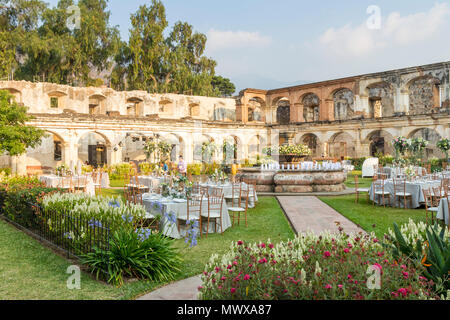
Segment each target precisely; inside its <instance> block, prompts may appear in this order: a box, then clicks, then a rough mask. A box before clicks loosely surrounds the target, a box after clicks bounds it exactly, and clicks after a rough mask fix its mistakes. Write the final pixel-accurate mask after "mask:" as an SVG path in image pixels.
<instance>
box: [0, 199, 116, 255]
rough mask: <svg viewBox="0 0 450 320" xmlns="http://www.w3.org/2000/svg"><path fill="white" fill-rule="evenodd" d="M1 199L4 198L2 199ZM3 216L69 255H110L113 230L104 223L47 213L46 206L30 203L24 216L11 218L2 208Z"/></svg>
mask: <svg viewBox="0 0 450 320" xmlns="http://www.w3.org/2000/svg"><path fill="white" fill-rule="evenodd" d="M0 198H1V195H0ZM2 207H3V206H2V199H0V214H3V216H4V217H5V218H6V219H7V220H9V221H11V222H13V223H16V224H18V225H20V226H21V227H23V228H25V229H27V230H29V231H31V232H32V233H34V234H35V235H37V236H38V237H39V238H41V239H44V240H46V241H48V242H50V243H52V244H53V245H55V246H56V247H58V248H59V249H61V250H63V251H64V252H65V253H67V256H68V257H69V256H75V257H77V258H79V257H80V256H81V255H83V254H86V253H89V252H92V251H94V248H97V249H99V250H101V251H104V252H107V251H109V240H110V236H111V230H110V226H109V224H108V223H106V222H104V221H100V220H94V219H90V220H89V219H87V218H85V217H75V216H72V215H70V214H68V213H66V212H60V211H55V210H46V209H44V208H43V207H42V206H40V205H37V204H33V203H29V204H28V206H27V207H28V208H27V209H28V210H26V212H24V213H23V214H21V215H20V216H9V215H8V214H7V212H5V211H4V210H3V208H2Z"/></svg>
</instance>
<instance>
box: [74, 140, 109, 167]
mask: <svg viewBox="0 0 450 320" xmlns="http://www.w3.org/2000/svg"><path fill="white" fill-rule="evenodd" d="M110 147H111V143H110V142H109V141H108V140H107V138H106V137H105V136H103V135H101V134H99V133H97V132H88V133H86V134H84V135H83V136H82V137H81V138H80V140H79V141H78V160H79V161H81V162H82V163H83V164H88V165H91V166H94V167H99V166H103V165H105V164H108V151H109V149H110Z"/></svg>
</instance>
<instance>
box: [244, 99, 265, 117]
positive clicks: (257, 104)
mask: <svg viewBox="0 0 450 320" xmlns="http://www.w3.org/2000/svg"><path fill="white" fill-rule="evenodd" d="M264 107H265V102H264V100H262V99H261V98H258V97H255V98H252V99H250V100H249V102H248V122H253V121H263V113H262V110H263V109H264Z"/></svg>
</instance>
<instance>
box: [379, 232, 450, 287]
mask: <svg viewBox="0 0 450 320" xmlns="http://www.w3.org/2000/svg"><path fill="white" fill-rule="evenodd" d="M425 236H426V238H425V239H426V240H425V239H421V237H417V238H416V241H415V243H413V242H408V241H407V240H406V239H405V237H404V236H403V234H402V232H401V231H400V228H399V227H398V225H397V224H396V223H394V238H393V239H391V241H392V242H391V243H389V244H386V243H385V244H384V246H385V247H387V248H389V249H391V251H392V254H393V256H394V258H396V259H398V258H401V257H402V256H406V257H408V258H409V259H412V260H415V261H416V262H417V263H420V264H421V265H422V266H423V275H424V276H425V277H427V278H428V279H430V280H433V281H434V282H435V283H436V284H439V285H440V286H441V288H437V290H439V291H442V292H443V293H445V292H446V291H447V290H449V289H450V283H449V277H450V242H449V237H448V236H447V235H446V231H445V228H441V227H439V226H438V225H437V224H435V225H434V226H433V227H431V226H430V227H427V228H426V230H425Z"/></svg>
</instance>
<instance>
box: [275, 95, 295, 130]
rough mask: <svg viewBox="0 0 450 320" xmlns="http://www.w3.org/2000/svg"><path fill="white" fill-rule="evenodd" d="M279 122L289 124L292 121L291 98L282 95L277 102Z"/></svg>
mask: <svg viewBox="0 0 450 320" xmlns="http://www.w3.org/2000/svg"><path fill="white" fill-rule="evenodd" d="M275 107H276V114H277V118H276V119H277V123H278V124H282V125H283V124H289V123H290V122H291V103H290V101H289V98H286V97H281V98H278V99H276V102H275Z"/></svg>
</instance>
